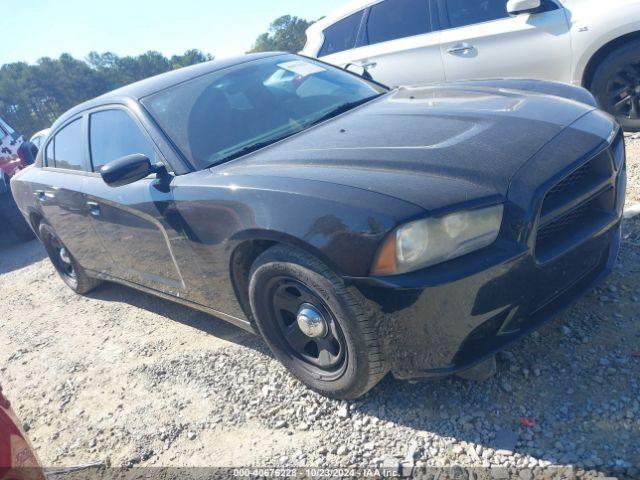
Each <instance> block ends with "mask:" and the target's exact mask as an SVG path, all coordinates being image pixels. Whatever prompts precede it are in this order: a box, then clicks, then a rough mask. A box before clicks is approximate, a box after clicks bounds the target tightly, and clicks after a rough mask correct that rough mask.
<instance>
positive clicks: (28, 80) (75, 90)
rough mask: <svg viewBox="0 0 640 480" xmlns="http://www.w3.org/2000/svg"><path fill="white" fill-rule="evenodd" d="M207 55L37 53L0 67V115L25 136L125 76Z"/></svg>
mask: <svg viewBox="0 0 640 480" xmlns="http://www.w3.org/2000/svg"><path fill="white" fill-rule="evenodd" d="M208 60H213V56H211V55H209V54H205V53H202V52H201V51H199V50H188V51H187V52H185V53H184V54H183V55H174V56H172V57H171V58H170V59H169V58H167V57H165V56H164V55H162V54H161V53H158V52H153V51H150V52H147V53H144V54H142V55H138V56H135V57H133V56H127V57H119V56H118V55H116V54H115V53H111V52H106V53H96V52H91V53H90V54H89V55H88V56H87V58H86V60H85V61H82V60H77V59H75V58H73V57H72V56H71V55H69V54H63V55H61V56H60V58H58V59H53V58H41V59H40V60H38V62H37V63H36V64H35V65H29V64H27V63H24V62H18V63H11V64H6V65H3V66H2V67H0V117H2V118H4V119H5V120H6V121H7V122H8V123H9V124H10V125H12V126H13V127H14V128H15V129H16V130H18V131H19V132H21V133H23V134H24V135H25V136H26V137H30V136H31V135H32V134H33V133H35V132H36V131H38V130H41V129H43V128H47V127H49V126H50V125H51V124H52V123H53V122H54V121H55V120H56V118H58V117H59V116H60V115H61V114H62V113H64V112H65V111H67V110H68V109H70V108H72V107H73V106H74V105H77V104H78V103H81V102H84V101H86V100H89V99H91V98H94V97H97V96H99V95H101V94H103V93H105V92H108V91H110V90H113V89H115V88H118V87H121V86H123V85H126V84H128V83H131V82H135V81H138V80H142V79H144V78H147V77H151V76H153V75H158V74H160V73H164V72H167V71H169V70H172V69H176V68H181V67H186V66H188V65H194V64H196V63H201V62H205V61H208Z"/></svg>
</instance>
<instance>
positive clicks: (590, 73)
mask: <svg viewBox="0 0 640 480" xmlns="http://www.w3.org/2000/svg"><path fill="white" fill-rule="evenodd" d="M631 40H640V30H638V31H634V32H630V33H627V34H625V35H622V36H620V37H617V38H615V39H613V40H611V41H609V42H608V43H606V44H604V45H603V46H602V47H600V49H599V50H597V51H596V53H594V54H593V55H592V56H591V58H590V59H589V61H588V62H587V66H586V67H585V69H584V72H583V74H582V86H583V87H585V88H587V89H589V90H590V89H591V82H592V81H593V77H594V75H595V73H596V70H597V69H598V66H599V65H600V64H601V63H602V62H603V61H604V60H605V59H606V58H607V56H608V55H609V54H610V53H611V52H613V51H615V50H616V49H618V48H620V47H622V46H624V45H625V44H626V43H627V42H629V41H631Z"/></svg>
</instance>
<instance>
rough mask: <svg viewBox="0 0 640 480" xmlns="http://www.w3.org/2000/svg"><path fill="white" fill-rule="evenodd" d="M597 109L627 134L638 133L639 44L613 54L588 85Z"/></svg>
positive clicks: (628, 45)
mask: <svg viewBox="0 0 640 480" xmlns="http://www.w3.org/2000/svg"><path fill="white" fill-rule="evenodd" d="M591 91H592V92H593V94H594V95H595V97H596V98H597V99H598V102H599V104H600V106H601V107H602V108H603V109H604V110H606V111H607V112H609V113H610V114H611V115H613V116H615V117H616V118H617V120H618V121H619V122H620V124H621V125H622V126H623V128H624V129H625V130H627V131H633V132H637V131H640V40H636V41H633V42H629V43H628V44H627V45H625V46H623V47H620V48H618V49H617V50H614V51H613V52H612V53H610V54H609V56H607V57H606V58H605V60H604V61H603V62H602V63H601V64H600V66H599V67H598V69H597V70H596V72H595V75H594V76H593V81H592V82H591Z"/></svg>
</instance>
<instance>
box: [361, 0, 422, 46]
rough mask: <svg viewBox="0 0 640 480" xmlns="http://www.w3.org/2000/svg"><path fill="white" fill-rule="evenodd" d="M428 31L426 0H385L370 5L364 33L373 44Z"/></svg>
mask: <svg viewBox="0 0 640 480" xmlns="http://www.w3.org/2000/svg"><path fill="white" fill-rule="evenodd" d="M430 31H431V19H430V18H429V2H428V0H385V1H384V2H381V3H378V4H376V5H373V6H372V7H371V11H370V12H369V18H368V20H367V27H366V30H365V35H366V42H367V43H368V44H369V45H374V44H376V43H382V42H388V41H390V40H396V39H399V38H405V37H412V36H414V35H422V34H425V33H429V32H430Z"/></svg>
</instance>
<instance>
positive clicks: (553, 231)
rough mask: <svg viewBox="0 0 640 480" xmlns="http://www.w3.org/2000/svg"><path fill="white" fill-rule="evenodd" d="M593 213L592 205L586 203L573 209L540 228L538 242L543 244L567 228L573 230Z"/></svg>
mask: <svg viewBox="0 0 640 480" xmlns="http://www.w3.org/2000/svg"><path fill="white" fill-rule="evenodd" d="M590 213H591V205H590V204H585V205H581V206H580V207H578V208H576V209H575V210H571V211H570V212H569V213H567V214H566V215H563V216H562V217H560V218H558V220H554V221H553V222H550V223H549V224H547V225H545V226H544V227H542V228H540V229H539V230H538V244H543V243H544V242H546V241H547V240H553V238H554V237H556V236H557V235H558V234H559V233H562V232H563V231H565V230H573V229H575V228H576V227H577V226H578V225H579V224H580V223H582V222H584V221H585V220H587V219H588V217H589V214H590Z"/></svg>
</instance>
